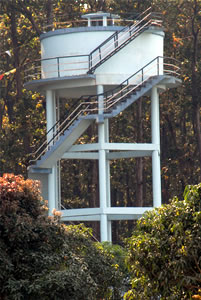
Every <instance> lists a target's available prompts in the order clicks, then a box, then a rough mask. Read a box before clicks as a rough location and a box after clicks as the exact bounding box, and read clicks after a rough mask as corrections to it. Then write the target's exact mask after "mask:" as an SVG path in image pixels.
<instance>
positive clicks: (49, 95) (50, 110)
mask: <svg viewBox="0 0 201 300" xmlns="http://www.w3.org/2000/svg"><path fill="white" fill-rule="evenodd" d="M46 120H47V132H49V131H50V129H51V128H52V127H53V125H54V124H55V123H56V100H55V93H54V91H52V90H47V91H46ZM53 133H54V132H53V130H51V131H50V132H49V133H48V135H47V139H48V141H50V140H51V139H52V137H53Z"/></svg>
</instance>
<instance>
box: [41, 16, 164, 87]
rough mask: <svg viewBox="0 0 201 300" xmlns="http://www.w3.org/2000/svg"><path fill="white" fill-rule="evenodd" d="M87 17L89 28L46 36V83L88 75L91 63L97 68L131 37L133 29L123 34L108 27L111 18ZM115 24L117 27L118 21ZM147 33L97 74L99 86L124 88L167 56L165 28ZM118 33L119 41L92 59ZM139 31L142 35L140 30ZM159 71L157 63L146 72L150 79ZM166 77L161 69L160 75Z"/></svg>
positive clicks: (43, 40) (43, 54)
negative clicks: (127, 82)
mask: <svg viewBox="0 0 201 300" xmlns="http://www.w3.org/2000/svg"><path fill="white" fill-rule="evenodd" d="M83 17H85V18H87V19H88V27H76V28H65V29H59V30H55V31H51V32H48V33H44V34H42V36H41V59H42V64H41V65H42V69H41V73H42V79H47V78H58V77H64V76H77V75H84V74H86V73H87V72H88V71H89V67H90V60H91V61H92V64H93V65H94V64H96V63H97V62H98V61H99V60H100V58H101V59H102V58H104V57H105V56H106V55H108V53H109V52H111V51H115V48H116V47H117V46H119V45H120V44H121V43H122V44H123V43H124V42H125V41H126V40H127V39H129V37H130V34H131V33H130V31H129V28H128V29H127V30H123V31H121V30H122V28H123V27H121V26H107V25H108V23H109V21H108V19H109V17H110V14H107V13H102V12H98V13H95V14H88V15H85V16H83ZM115 17H116V16H115ZM101 18H102V19H101ZM116 18H117V17H116ZM145 21H146V20H145ZM101 22H102V26H94V24H95V25H96V24H98V25H101ZM111 24H112V25H113V24H114V18H113V19H112V22H111ZM103 25H104V26H103ZM145 29H146V30H144V32H142V33H141V34H139V36H137V37H136V38H135V39H134V40H133V41H131V42H130V43H128V44H127V45H126V47H122V49H121V50H120V51H118V52H117V53H116V54H115V55H114V56H112V57H110V58H109V59H108V60H107V61H105V62H104V63H103V64H102V65H100V66H99V67H98V68H97V69H96V70H95V72H94V74H96V84H102V85H104V86H107V85H110V86H111V85H112V86H113V85H114V86H115V85H117V84H120V83H121V82H122V81H123V80H125V79H126V78H127V77H129V76H131V75H132V74H133V73H135V72H136V71H138V70H139V69H141V68H142V67H143V66H145V65H146V64H147V63H149V62H150V61H151V60H153V59H155V58H156V57H157V56H161V57H162V56H163V44H164V43H163V41H164V32H163V29H162V27H160V26H158V24H157V26H149V28H148V27H147V28H145ZM117 31H119V35H118V40H116V41H115V36H114V37H113V38H112V39H111V40H110V41H108V42H107V43H105V44H104V45H102V47H101V52H100V49H97V50H96V51H95V52H94V53H93V54H92V56H91V57H90V53H92V51H93V50H94V49H96V48H97V47H98V46H99V45H100V44H101V43H104V41H105V40H106V39H108V38H109V37H110V36H111V35H114V33H115V32H117ZM135 31H138V26H136V29H135ZM156 71H158V70H156V64H155V63H154V64H153V65H150V66H149V67H147V70H146V72H147V74H149V75H150V74H153V75H156ZM146 72H145V73H146ZM162 73H163V70H162V67H161V68H160V74H162Z"/></svg>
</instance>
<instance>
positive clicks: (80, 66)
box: [41, 30, 115, 78]
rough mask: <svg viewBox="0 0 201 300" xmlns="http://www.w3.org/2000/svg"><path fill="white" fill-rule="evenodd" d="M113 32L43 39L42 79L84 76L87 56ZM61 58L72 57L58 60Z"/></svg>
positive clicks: (64, 35)
mask: <svg viewBox="0 0 201 300" xmlns="http://www.w3.org/2000/svg"><path fill="white" fill-rule="evenodd" d="M114 32H115V30H113V31H112V30H110V31H108V30H107V31H90V32H74V33H65V34H59V35H53V36H50V37H47V38H43V39H42V41H41V58H42V59H45V60H44V61H43V62H42V78H52V77H58V75H59V76H71V75H80V74H86V72H87V71H88V68H89V57H88V54H89V53H90V52H91V51H92V50H94V49H95V48H96V47H97V46H98V45H100V44H101V43H102V42H103V41H105V40H106V39H107V38H108V37H109V36H111V35H112V34H113V33H114ZM80 55H84V56H80ZM63 56H74V57H65V58H60V57H63ZM76 56H79V57H76ZM54 57H59V58H54ZM51 58H52V59H51ZM46 59H48V60H46Z"/></svg>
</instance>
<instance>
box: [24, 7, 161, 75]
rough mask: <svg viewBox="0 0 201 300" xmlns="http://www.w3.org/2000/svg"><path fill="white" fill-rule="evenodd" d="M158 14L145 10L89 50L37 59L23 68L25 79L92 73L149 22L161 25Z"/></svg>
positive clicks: (148, 25) (145, 28)
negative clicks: (84, 52) (88, 51)
mask: <svg viewBox="0 0 201 300" xmlns="http://www.w3.org/2000/svg"><path fill="white" fill-rule="evenodd" d="M159 16H160V15H159V14H156V13H153V12H151V8H148V9H147V10H145V11H144V12H143V13H142V14H140V15H139V16H138V18H137V19H135V21H133V22H132V23H130V24H129V25H128V26H126V27H124V28H123V29H122V30H120V31H116V32H115V33H113V34H112V35H111V36H110V37H109V38H107V39H106V40H105V41H104V42H103V43H101V44H100V45H99V46H98V47H97V48H95V49H94V50H93V51H91V53H89V54H83V55H73V56H59V57H51V58H46V59H42V60H37V61H35V63H34V64H33V65H31V66H30V68H28V69H26V70H25V81H30V80H35V79H46V78H47V79H48V78H55V77H64V76H72V75H81V74H86V73H90V74H91V73H94V71H95V69H96V68H97V67H98V66H100V65H101V64H102V63H104V62H105V61H106V60H108V59H109V58H110V57H111V56H113V55H114V54H115V53H116V52H118V51H119V50H120V49H122V48H123V47H125V46H126V45H127V44H128V43H130V42H131V41H132V40H134V39H135V38H136V37H138V36H139V35H140V34H141V33H142V32H144V31H145V30H147V29H148V28H149V27H150V26H152V25H153V26H161V24H162V21H161V19H160V17H159Z"/></svg>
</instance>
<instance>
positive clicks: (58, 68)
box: [57, 57, 60, 77]
mask: <svg viewBox="0 0 201 300" xmlns="http://www.w3.org/2000/svg"><path fill="white" fill-rule="evenodd" d="M57 69H58V77H60V68H59V57H57Z"/></svg>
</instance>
